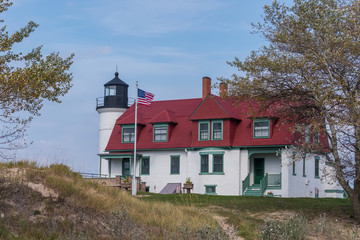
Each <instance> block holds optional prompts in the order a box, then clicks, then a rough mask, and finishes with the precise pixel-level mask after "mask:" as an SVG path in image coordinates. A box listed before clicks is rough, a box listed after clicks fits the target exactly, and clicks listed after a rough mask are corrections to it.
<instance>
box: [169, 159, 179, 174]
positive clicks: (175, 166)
mask: <svg viewBox="0 0 360 240" xmlns="http://www.w3.org/2000/svg"><path fill="white" fill-rule="evenodd" d="M170 172H171V173H180V158H179V157H171V170H170Z"/></svg>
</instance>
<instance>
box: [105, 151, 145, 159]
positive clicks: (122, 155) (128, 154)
mask: <svg viewBox="0 0 360 240" xmlns="http://www.w3.org/2000/svg"><path fill="white" fill-rule="evenodd" d="M98 156H99V157H101V158H103V159H110V158H134V153H133V152H110V153H103V154H98ZM141 157H142V154H140V153H137V154H136V158H141Z"/></svg>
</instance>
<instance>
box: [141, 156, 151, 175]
mask: <svg viewBox="0 0 360 240" xmlns="http://www.w3.org/2000/svg"><path fill="white" fill-rule="evenodd" d="M141 174H142V175H149V174H150V157H142V159H141Z"/></svg>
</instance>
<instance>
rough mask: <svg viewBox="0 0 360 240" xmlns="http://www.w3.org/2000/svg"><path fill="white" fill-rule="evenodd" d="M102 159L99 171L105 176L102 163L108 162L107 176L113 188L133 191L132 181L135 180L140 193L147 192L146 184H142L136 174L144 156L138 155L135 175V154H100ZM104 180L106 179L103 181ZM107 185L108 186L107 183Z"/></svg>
mask: <svg viewBox="0 0 360 240" xmlns="http://www.w3.org/2000/svg"><path fill="white" fill-rule="evenodd" d="M99 157H100V163H99V165H100V168H99V171H100V173H102V174H103V175H104V171H103V169H101V166H103V163H102V161H107V172H106V173H105V175H106V176H107V179H109V180H110V181H109V183H110V185H111V186H113V187H119V188H121V189H125V190H131V188H132V184H131V183H132V180H133V179H134V174H135V179H136V182H137V189H138V190H139V191H145V190H143V188H144V189H145V183H143V182H141V179H140V177H136V172H137V173H138V167H139V166H138V165H139V161H140V159H141V157H142V154H137V155H136V169H137V171H136V172H135V173H134V167H133V166H134V154H133V153H131V152H129V153H108V154H99ZM103 180H104V179H103ZM106 185H108V184H107V183H106Z"/></svg>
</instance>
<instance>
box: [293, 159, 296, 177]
mask: <svg viewBox="0 0 360 240" xmlns="http://www.w3.org/2000/svg"><path fill="white" fill-rule="evenodd" d="M292 170H293V173H292V175H294V176H296V171H295V159H294V160H293V164H292Z"/></svg>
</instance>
